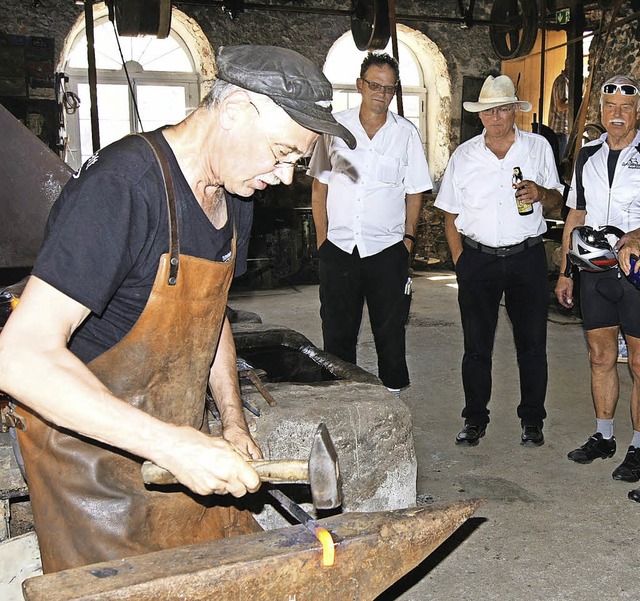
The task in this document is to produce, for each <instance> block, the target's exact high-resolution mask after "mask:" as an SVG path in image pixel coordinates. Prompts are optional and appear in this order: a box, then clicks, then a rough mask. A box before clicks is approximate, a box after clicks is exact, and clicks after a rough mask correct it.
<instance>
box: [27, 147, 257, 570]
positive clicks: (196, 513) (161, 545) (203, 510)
mask: <svg viewBox="0 0 640 601" xmlns="http://www.w3.org/2000/svg"><path fill="white" fill-rule="evenodd" d="M145 139H147V141H148V142H149V143H150V144H151V146H152V148H153V149H154V152H155V153H156V158H157V159H158V160H159V162H160V165H161V166H162V171H163V177H164V179H165V186H166V189H167V202H168V206H169V224H170V252H169V253H167V254H164V255H162V257H161V259H160V265H159V268H158V271H157V274H156V279H155V282H154V284H153V288H152V291H151V294H150V296H149V300H148V302H147V304H146V306H145V308H144V310H143V312H142V314H141V315H140V317H139V319H138V321H137V322H136V323H135V325H134V327H133V328H132V329H131V331H130V332H129V333H128V334H127V335H126V336H125V337H124V338H123V339H122V340H121V341H120V342H119V343H118V344H116V345H115V346H114V347H112V348H111V349H109V350H108V351H106V352H105V353H103V354H102V355H100V356H99V357H97V358H96V359H94V360H93V361H91V362H90V363H89V364H88V367H89V369H91V371H92V372H93V373H94V374H95V375H96V376H97V377H98V378H99V379H100V380H101V381H102V382H103V383H104V384H105V385H106V386H107V387H108V388H109V390H110V391H111V392H112V393H113V394H114V395H116V396H117V397H119V398H120V399H123V400H126V401H128V402H129V403H130V404H131V405H133V406H135V407H137V408H139V409H141V410H143V411H146V412H147V413H149V414H151V415H153V416H155V417H157V418H159V419H161V420H164V421H166V422H171V423H173V424H176V425H179V426H191V427H193V428H197V429H199V430H203V431H206V432H208V431H209V429H208V422H207V419H206V413H205V402H204V399H205V392H206V387H207V382H208V378H209V370H210V367H211V363H212V361H213V357H214V354H215V351H216V348H217V345H218V340H219V337H220V332H221V328H222V323H223V319H224V315H225V307H226V301H227V293H228V290H229V286H230V284H231V280H232V277H233V268H234V262H233V261H231V262H229V263H219V262H215V261H209V260H206V259H201V258H197V257H192V256H187V255H180V254H179V246H178V233H177V231H178V227H177V213H176V206H175V197H174V194H173V185H172V181H171V173H170V170H169V165H168V162H167V160H166V157H165V155H164V151H163V150H162V147H161V146H160V145H159V143H158V142H157V141H156V140H154V139H153V138H151V137H147V136H145ZM228 218H229V219H231V218H232V217H231V213H230V211H228ZM232 247H233V248H232V252H233V254H234V255H235V234H234V238H233V244H232ZM18 412H19V413H20V414H22V416H23V417H24V418H25V420H26V422H27V427H26V431H19V433H18V438H19V442H20V448H21V451H22V454H23V457H24V460H25V468H26V475H27V481H28V485H29V492H30V495H31V505H32V508H33V516H34V523H35V528H36V533H37V535H38V541H39V544H40V551H41V555H42V565H43V570H44V572H45V573H49V572H55V571H58V570H64V569H68V568H72V567H77V566H82V565H86V564H90V563H96V562H100V561H108V560H113V559H118V558H124V557H128V556H133V555H140V554H143V553H148V552H151V551H157V550H161V549H168V548H172V547H178V546H181V545H188V544H193V543H198V542H204V541H209V540H214V539H218V538H224V537H228V536H234V535H240V534H248V533H251V532H258V531H260V530H261V528H260V526H259V525H258V523H257V522H256V521H255V520H254V518H253V516H252V515H251V513H250V512H248V511H240V510H238V509H236V508H235V507H234V506H233V505H232V504H231V503H232V500H231V499H230V498H227V496H224V497H222V496H215V495H212V496H210V497H199V496H197V495H195V494H193V493H191V492H190V491H188V490H187V489H185V488H183V487H172V488H171V489H164V490H159V489H158V490H147V489H146V488H145V486H144V484H143V483H142V477H141V474H140V466H141V464H142V459H141V458H139V457H135V456H132V455H129V454H128V453H125V452H123V451H122V450H119V449H116V448H113V447H109V446H108V445H104V444H101V443H98V442H96V441H95V440H92V439H89V438H84V437H81V436H78V435H77V434H73V433H71V432H69V431H66V430H64V429H61V428H59V427H57V426H54V425H52V424H50V423H48V422H45V421H43V420H42V419H41V418H40V417H39V416H37V415H36V414H34V413H33V412H30V411H29V410H28V409H25V408H24V406H20V407H19V411H18Z"/></svg>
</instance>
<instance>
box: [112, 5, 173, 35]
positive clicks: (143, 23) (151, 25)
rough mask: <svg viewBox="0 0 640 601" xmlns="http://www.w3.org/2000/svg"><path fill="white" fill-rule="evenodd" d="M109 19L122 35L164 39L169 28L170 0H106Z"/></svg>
mask: <svg viewBox="0 0 640 601" xmlns="http://www.w3.org/2000/svg"><path fill="white" fill-rule="evenodd" d="M107 6H108V7H109V19H110V20H111V21H113V22H114V23H115V24H116V29H117V30H118V35H121V36H124V37H137V36H145V35H149V36H155V37H157V38H159V39H164V38H166V37H167V36H168V35H169V31H170V29H171V0H107Z"/></svg>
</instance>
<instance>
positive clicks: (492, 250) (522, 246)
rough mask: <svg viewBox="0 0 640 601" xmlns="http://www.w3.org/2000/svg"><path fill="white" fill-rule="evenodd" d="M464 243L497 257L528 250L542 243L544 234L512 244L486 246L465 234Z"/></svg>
mask: <svg viewBox="0 0 640 601" xmlns="http://www.w3.org/2000/svg"><path fill="white" fill-rule="evenodd" d="M462 241H463V243H464V244H466V245H467V246H468V247H469V248H473V249H475V250H477V251H480V252H481V253H486V254H488V255H496V256H497V257H508V256H510V255H516V254H518V253H520V252H522V251H523V250H527V248H531V247H532V246H535V245H536V244H540V242H542V236H534V237H533V238H527V239H526V240H523V241H522V242H520V243H519V244H512V245H511V246H497V247H496V246H485V245H484V244H480V242H476V241H475V240H472V239H471V238H467V237H466V236H464V237H463V238H462Z"/></svg>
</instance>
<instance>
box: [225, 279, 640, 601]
mask: <svg viewBox="0 0 640 601" xmlns="http://www.w3.org/2000/svg"><path fill="white" fill-rule="evenodd" d="M452 284H455V279H454V278H453V275H452V274H451V272H437V271H425V272H420V273H417V274H416V275H415V278H414V296H413V304H412V309H411V318H410V323H409V325H408V330H407V348H408V361H409V369H410V373H411V378H412V386H411V387H410V388H409V389H408V390H407V391H404V392H403V395H402V401H403V402H405V403H406V404H407V405H408V406H409V408H410V410H411V413H412V415H413V424H414V440H415V447H416V454H417V458H418V502H419V503H430V502H432V501H433V502H447V501H452V500H457V499H464V498H472V497H482V498H484V499H486V502H485V503H484V505H482V506H481V508H480V509H479V510H478V512H477V513H476V514H475V516H474V517H473V518H472V519H470V520H468V522H467V523H466V524H465V525H464V526H463V527H462V528H460V529H459V530H458V531H457V532H456V533H455V534H454V535H453V536H452V537H451V538H450V539H449V540H448V541H447V542H446V543H445V544H443V545H442V546H441V547H440V548H439V549H438V550H437V551H436V552H435V553H434V554H432V555H431V556H430V557H429V558H427V560H426V561H425V562H424V563H423V564H421V565H420V566H419V567H418V568H416V569H415V570H414V571H413V572H411V573H410V574H408V575H407V576H406V577H405V578H404V579H403V580H401V581H400V582H398V583H397V584H396V585H395V586H394V587H393V588H392V589H391V590H389V591H387V593H385V594H384V595H383V596H381V597H380V598H379V601H383V600H384V601H392V600H398V601H429V600H434V601H449V600H454V599H455V600H459V599H473V600H475V599H483V600H500V601H518V600H527V601H538V600H542V599H545V600H563V601H590V600H596V599H597V600H599V601H600V600H613V599H638V598H639V597H640V592H639V591H640V569H639V568H640V556H639V554H638V551H637V548H636V547H635V546H634V541H636V540H637V537H636V536H635V534H634V532H637V528H638V521H639V517H640V504H636V503H633V502H632V501H630V500H628V499H627V493H628V491H629V490H631V489H632V488H635V485H630V484H627V483H621V482H616V481H614V480H613V479H612V478H611V472H612V471H613V469H614V468H615V467H616V466H617V465H618V463H619V462H620V461H622V459H623V457H624V454H625V452H626V449H627V447H628V445H629V442H630V439H631V421H630V417H629V398H630V381H631V380H630V376H629V373H628V369H627V366H626V365H624V364H620V365H619V372H620V375H621V378H620V379H621V387H620V388H621V392H620V398H621V402H620V406H619V410H618V415H617V417H616V435H617V439H618V452H617V453H616V455H615V456H614V458H613V459H609V460H605V461H601V460H597V461H596V462H594V463H592V464H591V465H578V464H575V463H573V462H571V461H569V460H568V459H567V456H566V455H567V452H568V451H570V450H571V449H573V448H575V447H576V446H579V445H580V444H582V443H583V442H584V441H585V440H586V439H587V437H588V436H589V435H590V434H592V433H593V432H594V431H595V417H594V414H593V408H592V404H591V397H590V388H589V365H588V360H587V354H586V348H585V341H584V336H583V331H582V327H581V325H580V322H579V321H578V320H577V319H576V318H574V317H571V316H567V315H561V314H560V313H559V312H558V311H552V313H551V315H550V320H549V345H548V355H549V371H550V374H549V388H548V394H547V412H548V414H549V417H548V419H547V421H546V424H545V430H544V431H545V438H546V444H545V445H544V446H542V447H540V448H524V447H522V446H521V445H520V444H519V441H520V438H519V437H520V426H519V420H518V418H517V416H516V405H517V402H518V398H519V384H518V375H517V367H516V361H515V350H514V346H513V341H512V337H511V329H510V325H509V321H508V318H507V316H506V312H505V311H504V309H502V310H501V315H500V324H499V327H498V333H497V338H496V344H495V353H494V372H493V377H494V384H493V396H492V401H491V404H490V408H491V423H490V424H489V428H488V430H487V435H486V436H485V438H483V439H482V441H481V442H480V444H479V446H477V447H473V448H461V447H458V446H456V445H455V444H454V438H455V435H456V433H457V432H458V430H459V429H460V428H461V426H462V423H463V422H462V419H461V417H460V412H461V410H462V399H463V394H462V384H461V380H460V360H461V355H462V329H461V327H460V318H459V313H458V307H457V300H456V294H457V292H456V289H455V288H454V287H452V286H451V285H452ZM230 304H231V306H233V307H234V308H236V309H244V310H248V311H254V312H256V313H258V314H260V315H261V317H262V319H263V321H264V322H265V323H273V324H280V325H286V326H288V327H290V328H292V329H294V330H297V331H299V332H301V333H302V334H304V335H305V336H307V337H308V338H309V339H310V340H311V341H312V342H314V343H315V344H316V345H317V346H319V347H322V335H321V329H320V319H319V317H318V310H319V301H318V288H317V286H302V287H296V288H286V289H277V290H265V291H253V292H234V293H233V295H232V298H231V300H230ZM359 357H360V359H359V363H360V365H361V366H362V367H364V368H365V369H368V370H370V371H372V372H374V373H376V367H375V365H376V364H375V349H374V347H373V340H372V337H371V333H370V329H369V327H368V323H366V324H365V325H363V330H362V333H361V341H360V345H359ZM634 549H635V550H634Z"/></svg>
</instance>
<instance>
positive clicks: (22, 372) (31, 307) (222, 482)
mask: <svg viewBox="0 0 640 601" xmlns="http://www.w3.org/2000/svg"><path fill="white" fill-rule="evenodd" d="M88 314H89V310H88V309H87V308H86V307H84V306H82V305H81V304H79V303H78V302H76V301H74V300H73V299H71V298H69V297H68V296H66V295H65V294H63V293H61V292H60V291H58V290H56V289H55V288H53V287H52V286H50V285H49V284H47V283H45V282H43V281H42V280H40V279H38V278H36V277H34V276H32V277H31V278H30V280H29V283H28V284H27V287H26V289H25V291H24V293H23V295H22V297H21V300H20V303H19V304H18V306H17V308H16V310H15V312H14V313H13V314H12V316H11V317H10V319H9V320H8V322H7V324H6V325H5V327H4V329H3V331H2V334H0V389H2V390H4V391H5V392H7V393H8V394H10V395H11V396H13V397H14V398H15V399H16V400H18V402H19V403H23V404H24V405H27V406H28V407H30V408H31V409H33V410H34V411H36V412H37V413H38V414H39V415H41V416H42V417H43V418H45V419H47V420H49V421H51V422H53V423H55V424H57V425H59V426H62V427H64V428H67V429H69V430H72V431H75V432H77V433H79V434H82V435H84V436H88V437H90V438H93V439H95V440H98V441H100V442H104V443H106V444H109V445H111V446H114V447H117V448H120V449H123V450H125V451H128V452H130V453H133V454H134V455H137V456H139V457H143V458H146V459H151V460H152V461H154V462H155V463H156V464H158V465H159V466H161V467H164V468H165V469H168V470H169V471H171V472H172V473H173V474H174V475H175V476H176V477H177V478H178V480H179V481H180V482H182V483H183V484H184V485H186V486H188V487H189V488H190V489H192V490H193V491H194V492H197V493H199V494H209V493H211V492H217V493H220V494H224V493H230V494H232V495H234V496H242V495H243V494H245V493H246V492H247V491H254V490H256V489H257V488H258V487H259V485H260V483H259V479H258V475H257V474H256V473H255V471H254V470H253V469H252V468H251V467H250V466H249V465H248V464H247V463H246V462H245V461H244V460H243V459H242V457H241V456H240V455H239V454H238V453H237V452H236V451H235V449H234V448H233V447H232V446H231V445H230V444H229V443H228V442H226V441H225V440H223V439H221V438H214V437H210V436H207V435H205V434H203V433H202V432H199V431H197V430H195V429H194V428H188V427H178V426H174V425H172V424H168V423H165V422H163V421H161V420H158V419H156V418H154V417H152V416H150V415H148V414H147V413H145V412H143V411H141V410H139V409H136V408H134V407H132V406H131V405H129V403H127V402H125V401H123V400H121V399H119V398H117V397H116V396H114V395H113V394H112V393H111V392H110V391H109V390H108V389H107V387H106V386H104V385H103V384H102V382H100V380H99V379H98V378H96V377H95V376H94V375H93V373H92V372H91V371H90V370H89V369H88V368H87V366H86V365H84V363H82V361H80V360H79V359H78V358H77V357H75V355H73V353H71V352H70V351H69V350H68V349H67V343H68V341H69V339H70V337H71V335H72V334H73V332H74V331H75V329H76V328H77V327H78V326H79V325H80V324H81V323H82V322H83V321H84V319H86V317H87V316H88Z"/></svg>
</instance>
